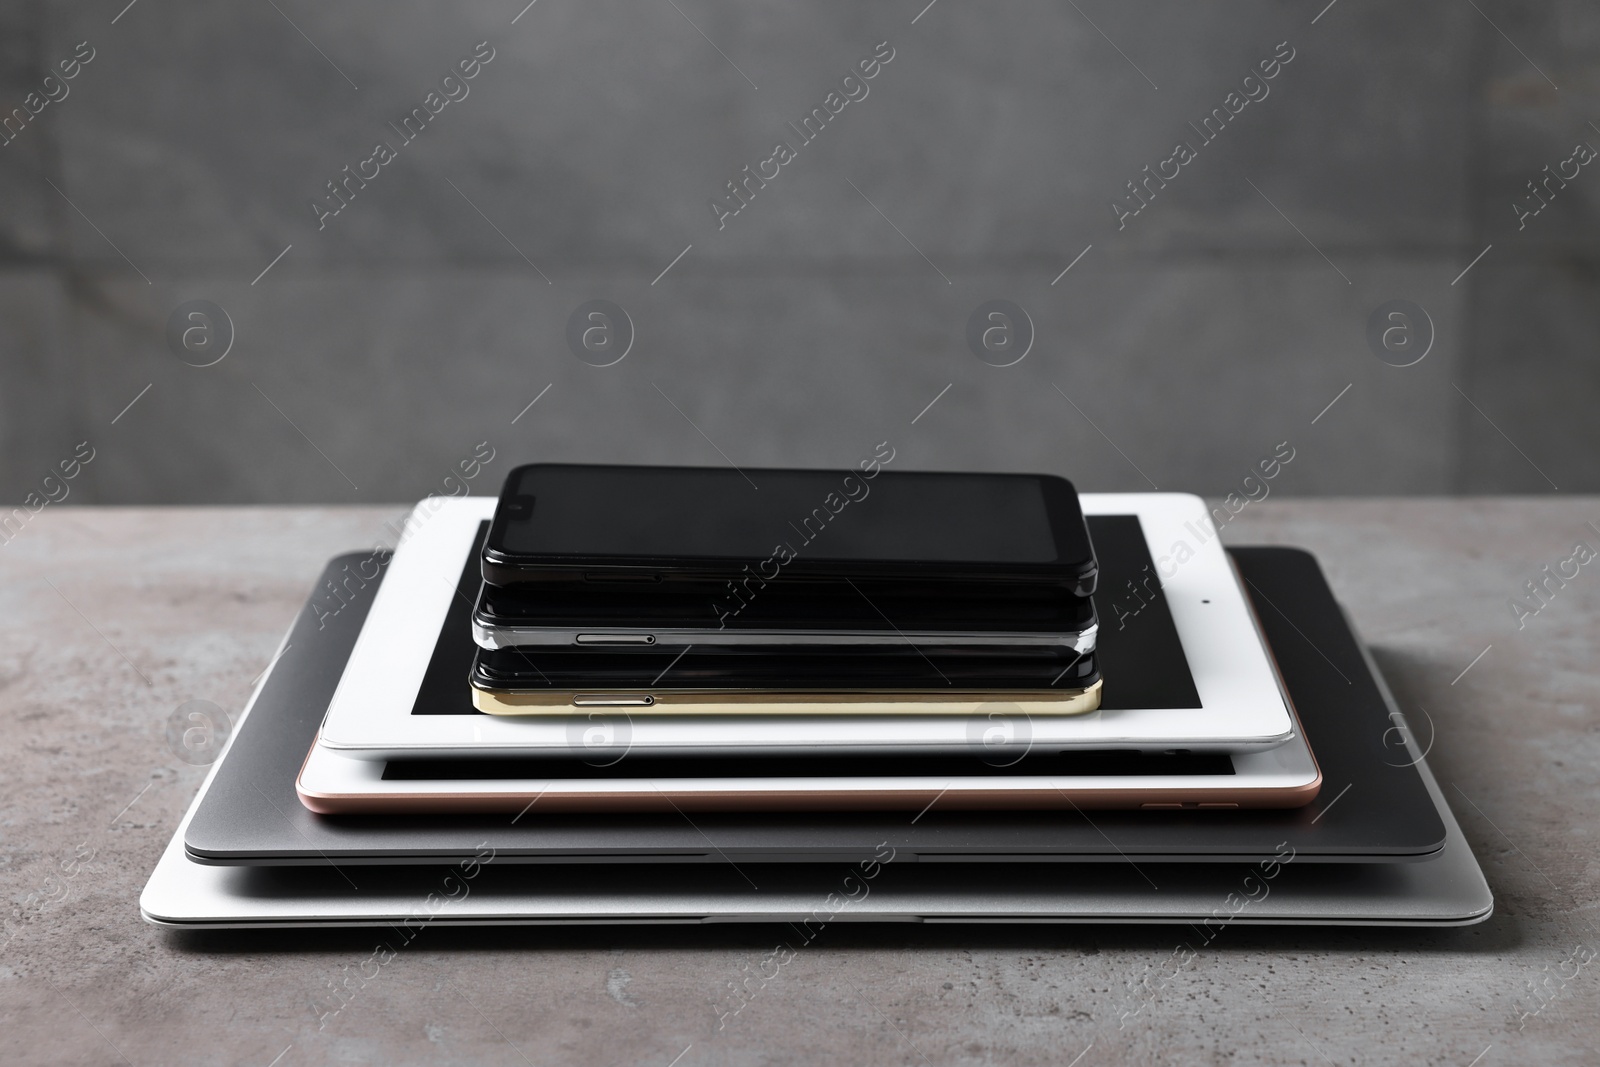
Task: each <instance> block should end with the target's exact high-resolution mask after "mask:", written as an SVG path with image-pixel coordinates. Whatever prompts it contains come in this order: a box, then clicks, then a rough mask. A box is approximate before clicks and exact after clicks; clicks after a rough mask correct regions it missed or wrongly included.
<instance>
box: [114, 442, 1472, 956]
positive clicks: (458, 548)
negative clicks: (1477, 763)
mask: <svg viewBox="0 0 1600 1067" xmlns="http://www.w3.org/2000/svg"><path fill="white" fill-rule="evenodd" d="M1423 741H1424V742H1426V741H1427V739H1426V738H1424V739H1423ZM1422 756H1423V753H1422V751H1421V750H1420V749H1419V747H1418V745H1417V742H1416V739H1414V738H1412V737H1411V736H1410V733H1409V731H1408V730H1407V729H1406V726H1405V720H1404V718H1403V716H1402V715H1401V714H1400V713H1399V711H1398V709H1397V708H1396V707H1395V706H1394V703H1393V700H1392V698H1391V697H1390V696H1389V694H1388V693H1387V691H1386V689H1385V688H1384V686H1383V683H1382V680H1381V679H1380V678H1379V676H1378V674H1377V672H1376V670H1375V668H1374V666H1373V664H1372V662H1371V660H1370V657H1369V656H1368V655H1367V653H1366V651H1365V649H1364V648H1363V647H1362V646H1361V644H1360V642H1359V641H1358V640H1357V638H1356V637H1355V635H1354V634H1353V633H1352V631H1351V628H1350V626H1349V624H1348V622H1347V620H1346V618H1345V617H1344V615H1343V613H1342V612H1341V610H1340V608H1339V606H1338V604H1337V602H1336V601H1335V600H1334V598H1333V595H1332V593H1331V592H1330V590H1329V589H1328V586H1327V584H1326V582H1325V580H1324V579H1323V577H1322V574H1321V572H1320V570H1319V568H1318V567H1317V565H1316V562H1315V560H1314V559H1312V558H1311V557H1310V556H1309V555H1308V554H1306V553H1304V552H1301V551H1298V550H1295V549H1287V548H1253V549H1237V550H1234V551H1232V552H1225V551H1224V550H1223V548H1222V546H1221V544H1220V542H1219V541H1218V540H1217V538H1216V536H1215V531H1214V528H1213V527H1212V526H1211V524H1210V522H1209V519H1208V516H1207V514H1206V509H1205V505H1204V503H1203V502H1202V501H1201V500H1200V499H1199V498H1197V497H1193V496H1187V495H1182V494H1162V493H1152V494H1085V495H1083V496H1082V497H1080V496H1079V495H1078V494H1077V493H1076V492H1075V490H1074V489H1073V488H1072V486H1071V485H1070V484H1069V483H1067V482H1065V481H1063V480H1062V479H1059V478H1053V477H1044V476H1030V475H989V474H940V473H924V472H905V471H891V470H888V469H885V468H884V467H882V466H881V465H880V464H879V463H877V462H873V463H870V464H863V465H862V467H861V469H859V470H857V471H853V472H850V473H840V472H823V471H796V470H746V471H742V472H741V471H737V470H726V471H724V470H701V469H689V468H642V467H595V466H563V465H533V466H526V467H520V468H518V469H516V470H514V471H513V472H512V473H511V475H510V477H509V478H508V480H507V482H506V485H505V488H504V490H503V492H502V494H501V496H500V498H499V500H498V501H496V500H493V499H489V498H470V497H469V498H454V499H439V498H430V499H429V500H426V501H424V502H423V503H422V504H420V505H418V507H417V509H416V510H415V511H414V512H413V513H412V515H411V517H410V519H409V520H408V522H407V525H406V527H405V530H404V533H403V535H402V538H401V542H400V544H399V546H398V547H397V548H396V550H395V551H394V553H393V555H392V557H387V556H383V557H377V561H376V562H374V557H373V556H371V555H370V554H368V555H365V556H359V555H358V556H348V557H340V558H337V559H335V560H334V561H332V562H331V563H330V564H329V566H328V569H327V572H326V573H325V574H324V575H323V577H322V580H321V581H320V582H319V584H318V588H317V591H316V592H315V593H314V594H313V596H312V599H311V601H310V603H308V605H307V609H306V611H305V612H303V613H302V614H301V615H300V616H299V617H298V618H297V620H296V622H295V624H294V626H293V627H292V628H291V630H290V632H289V633H288V634H287V635H286V636H285V639H284V644H283V645H282V647H281V649H280V654H279V656H278V657H277V659H276V660H275V661H274V665H273V666H272V668H271V669H270V670H269V671H268V673H267V674H266V676H265V677H264V678H263V680H262V682H261V683H260V686H259V687H258V689H257V691H256V693H255V694H254V696H253V697H252V699H251V702H250V705H249V706H248V707H247V709H246V713H245V717H244V720H243V722H242V723H241V724H240V725H239V727H238V728H237V730H236V731H235V735H234V739H233V741H232V744H231V745H230V747H229V748H228V750H227V751H226V752H225V753H224V755H223V757H222V758H221V759H220V760H219V761H218V763H217V765H216V766H215V767H214V768H213V770H212V772H211V774H210V776H209V777H208V779H207V781H206V783H205V785H204V786H203V787H202V789H201V792H200V795H199V796H198V797H197V798H196V800H195V803H194V805H193V806H192V807H191V809H190V811H189V813H188V815H187V816H186V817H185V819H184V821H183V823H182V825H181V826H180V828H179V831H178V833H177V835H176V836H175V837H174V839H173V842H172V844H171V845H170V846H169V848H168V850H167V852H166V854H165V855H164V856H163V858H162V860H161V862H160V864H159V865H158V867H157V869H156V871H155V873H154V874H153V875H152V877H151V879H150V883H149V885H148V886H147V888H146V890H145V893H144V897H143V900H142V902H141V903H142V908H143V911H144V914H145V916H146V917H147V918H148V919H150V920H151V921H153V922H158V923H162V924H167V925H173V926H186V927H240V926H278V925H362V924H383V923H391V922H396V921H400V920H403V919H406V918H408V917H409V918H411V919H413V920H414V919H415V918H416V917H417V915H419V914H425V916H426V919H427V921H429V922H439V923H444V924H449V923H462V924H472V923H486V922H488V923H537V922H563V923H570V922H639V921H648V922H678V921H717V920H722V921H791V922H792V921H801V920H803V919H805V918H807V917H814V916H815V915H816V914H817V913H818V912H817V909H818V908H823V909H824V910H826V911H827V912H828V914H829V916H830V921H831V919H832V918H837V919H839V920H844V919H860V920H870V921H880V920H911V921H930V922H933V921H974V922H975V921H1022V920H1037V921H1090V922H1093V921H1133V922H1201V921H1205V920H1208V919H1209V920H1212V921H1213V922H1215V921H1217V919H1218V917H1219V916H1226V921H1228V922H1233V921H1239V922H1258V923H1273V922H1278V923H1355V924H1391V925H1392V924H1402V925H1441V924H1445V925H1448V924H1462V923H1471V922H1477V921H1481V920H1482V919H1484V918H1486V917H1487V916H1488V914H1489V912H1490V910H1491V908H1492V898H1491V896H1490V894H1489V891H1488V887H1487V886H1486V884H1485V883H1484V880H1483V876H1482V874H1481V872H1480V871H1479V869H1478V865H1477V862H1476V860H1475V859H1474V858H1473V856H1472V854H1471V852H1470V850H1469V849H1468V848H1467V846H1466V845H1465V843H1464V842H1463V840H1462V838H1461V834H1460V830H1459V828H1458V827H1457V825H1456V823H1455V820H1454V818H1453V817H1452V815H1451V814H1450V811H1449V809H1448V807H1447V806H1446V805H1445V803H1444V801H1443V798H1442V796H1441V794H1440V792H1439V789H1438V786H1437V785H1436V783H1435V782H1434V780H1433V778H1432V776H1431V774H1430V773H1429V772H1428V769H1427V767H1426V764H1425V762H1424V760H1423V758H1422ZM263 800H266V801H267V803H266V804H263V803H262V801H263ZM1063 864H1065V865H1067V866H1065V867H1064V866H1063ZM468 865H470V869H471V871H472V873H473V878H472V879H471V883H470V892H461V893H459V894H453V895H449V896H447V897H441V896H440V894H439V893H438V892H437V889H438V884H439V880H440V878H441V877H443V876H445V875H448V874H452V872H454V873H456V874H457V875H459V872H460V871H461V870H463V869H466V867H467V866H468ZM371 866H380V867H382V868H383V877H382V878H374V877H371V872H370V871H367V870H365V868H368V867H371ZM864 871H870V872H871V876H870V878H868V877H865V876H864V875H863V874H862V872H864ZM641 874H647V875H648V876H647V877H639V876H640V875H641ZM846 876H853V877H854V880H855V883H857V884H859V885H860V886H861V887H862V888H861V889H860V891H859V892H851V893H847V894H846V898H845V902H844V903H843V904H842V905H841V904H840V900H841V898H840V896H839V892H838V890H839V885H840V884H841V882H840V880H841V878H843V877H846ZM1244 879H1250V881H1249V882H1248V883H1246V884H1245V888H1244V889H1243V890H1241V889H1240V885H1241V881H1242V880H1244ZM1268 882H1270V892H1254V893H1252V892H1251V887H1252V886H1255V885H1257V884H1259V885H1262V886H1265V885H1267V883H1268ZM455 883H456V884H460V885H463V886H464V885H465V884H466V883H465V882H463V881H462V880H461V878H460V877H457V878H456V879H455ZM358 887H359V888H358ZM1241 893H1244V894H1246V895H1245V896H1241V895H1240V894H1241ZM1240 901H1243V902H1244V903H1242V904H1241V903H1240ZM423 902H427V907H426V909H425V911H424V912H420V913H419V912H418V911H417V907H418V906H419V905H420V904H422V903H423ZM828 902H831V903H828ZM1235 905H1238V906H1235Z"/></svg>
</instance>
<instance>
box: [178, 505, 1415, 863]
mask: <svg viewBox="0 0 1600 1067" xmlns="http://www.w3.org/2000/svg"><path fill="white" fill-rule="evenodd" d="M1089 522H1090V532H1091V534H1092V536H1093V537H1094V541H1095V547H1096V550H1097V554H1098V555H1099V559H1100V567H1101V585H1100V589H1101V592H1100V593H1098V594H1097V596H1099V597H1103V598H1107V600H1108V603H1109V598H1112V597H1116V596H1118V595H1120V591H1121V590H1122V589H1123V588H1124V587H1125V584H1126V583H1127V582H1129V581H1133V580H1136V579H1142V578H1143V576H1144V574H1145V573H1146V572H1145V571H1144V568H1145V567H1147V566H1149V565H1150V557H1149V555H1148V553H1147V551H1146V550H1145V548H1144V538H1143V536H1142V534H1141V533H1140V531H1139V528H1138V520H1137V519H1136V518H1133V517H1131V516H1106V517H1092V518H1091V519H1090V520H1089ZM1233 556H1234V559H1235V560H1236V561H1237V563H1238V565H1239V568H1240V572H1241V574H1242V575H1243V576H1244V578H1245V580H1246V583H1247V585H1246V587H1247V589H1248V590H1249V592H1250V594H1251V597H1252V600H1253V602H1254V604H1255V606H1256V610H1257V612H1258V614H1259V616H1260V620H1261V625H1262V629H1263V632H1264V634H1265V636H1266V638H1267V641H1268V643H1269V645H1270V646H1271V648H1272V650H1273V652H1274V654H1275V656H1276V658H1277V661H1278V664H1279V666H1280V668H1281V670H1282V672H1283V676H1284V680H1285V683H1286V684H1287V686H1288V689H1289V692H1290V694H1291V696H1292V697H1293V699H1294V702H1295V706H1296V708H1297V710H1298V712H1299V715H1300V719H1301V722H1302V724H1303V726H1304V729H1305V731H1306V735H1307V738H1308V739H1309V741H1310V744H1311V748H1312V751H1313V752H1314V753H1315V755H1316V757H1317V760H1318V762H1319V764H1320V765H1321V767H1322V772H1323V779H1324V787H1323V792H1322V796H1321V797H1320V798H1319V799H1318V800H1317V801H1315V802H1313V803H1312V804H1311V805H1310V806H1308V807H1306V808H1303V809H1298V810H1290V811H1250V812H1222V811H1193V812H1184V811H1177V812H1103V811H1096V812H1092V813H1086V812H1072V811H1068V812H1059V811H1057V812H1038V813H1029V812H1001V813H979V812H965V813H956V812H950V813H945V812H940V811H938V810H937V808H935V809H934V810H932V811H929V812H927V813H925V814H923V815H922V816H920V817H917V818H915V819H912V818H908V817H906V816H905V815H903V814H901V813H887V814H876V813H875V814H852V815H839V814H827V813H808V814H799V813H795V814H748V815H730V814H717V815H713V814H709V813H695V814H694V815H692V816H676V815H672V816H660V815H595V816H574V815H561V816H548V815H543V816H538V817H535V815H533V814H532V813H530V814H529V815H527V816H526V817H523V818H520V819H513V818H511V817H509V816H476V817H470V818H469V817H431V818H429V817H417V816H409V817H404V818H401V817H372V816H343V817H330V816H320V815H315V814H313V813H311V812H310V811H307V810H306V809H305V808H304V807H302V806H301V804H300V802H299V799H298V797H297V796H296V794H295V788H294V780H295V775H296V774H297V772H298V771H299V768H300V765H301V763H302V762H303V761H304V759H305V754H306V751H307V749H308V748H309V746H310V744H311V741H312V738H313V736H314V735H315V732H316V729H317V726H318V725H319V724H320V722H321V719H322V715H323V712H324V710H325V709H326V707H327V705H328V701H329V698H330V697H331V695H332V692H333V689H334V687H335V685H336V684H337V683H338V679H339V676H340V673H341V671H342V669H343V665H344V662H345V659H346V657H347V656H348V655H349V652H350V649H351V647H352V646H353V645H354V642H355V639H356V635H357V634H358V633H359V631H360V626H361V622H362V619H363V618H364V616H365V613H366V610H367V606H368V605H369V604H370V603H371V597H370V592H371V590H372V589H374V588H375V585H369V586H368V589H367V590H365V591H364V592H366V593H368V594H369V595H365V596H357V597H354V598H353V599H352V600H351V601H350V603H349V604H347V605H346V606H345V607H343V608H342V610H340V611H339V612H338V614H336V615H329V614H327V613H325V612H324V613H322V614H321V615H320V617H319V615H318V613H317V612H315V611H312V610H307V611H304V612H302V613H301V615H300V616H299V617H298V618H297V620H296V622H295V625H294V628H293V630H292V631H291V634H290V636H289V645H290V647H289V650H288V651H287V652H286V653H285V654H284V655H283V657H282V658H281V659H280V660H279V661H278V663H277V664H276V666H275V667H274V668H273V670H272V672H271V674H270V675H269V676H268V678H267V680H266V681H265V682H264V683H263V686H262V688H261V691H260V692H259V694H258V695H257V697H256V700H255V703H254V706H253V707H252V710H251V712H250V714H249V715H248V716H247V717H246V719H245V721H244V722H243V724H242V725H241V726H240V728H239V730H238V733H237V735H236V736H235V738H234V739H233V743H232V744H231V745H230V747H229V749H228V751H227V753H226V754H225V755H224V757H223V761H222V764H221V765H220V766H219V767H218V768H217V770H216V774H215V776H214V778H213V780H212V782H211V785H210V788H209V790H208V791H207V793H206V795H205V797H204V799H203V800H202V802H201V803H200V805H199V808H198V810H197V811H196V812H195V814H194V818H193V819H192V821H191V822H190V824H189V826H188V829H187V832H186V834H185V837H184V844H185V847H186V850H187V854H188V855H189V856H190V857H191V858H192V859H194V860H197V861H200V862H202V863H212V864H226V865H232V864H244V865H283V864H325V863H328V862H330V861H332V862H336V863H339V864H360V863H382V864H393V863H395V862H397V861H398V862H405V863H456V862H459V861H460V860H461V859H462V858H464V857H468V856H471V855H474V854H476V850H477V849H479V848H480V847H482V846H483V845H484V844H485V843H487V845H488V846H489V847H492V848H493V849H494V850H495V855H496V857H497V861H498V862H565V863H594V862H607V861H610V862H619V861H620V862H646V861H670V862H718V863H720V862H727V861H729V860H732V861H734V862H737V863H740V864H744V863H757V862H789V863H792V862H841V861H842V862H857V861H860V860H863V859H867V858H870V857H871V856H872V855H874V854H875V853H876V852H877V851H878V850H879V849H880V848H882V847H883V846H884V844H885V843H887V845H888V846H889V847H892V848H894V849H895V851H896V855H897V857H898V861H904V860H909V859H916V860H920V861H922V862H930V861H945V862H963V861H984V862H998V861H1009V862H1037V861H1075V862H1081V861H1085V860H1096V859H1100V860H1113V861H1120V860H1124V859H1135V860H1150V861H1160V860H1165V861H1179V860H1190V861H1229V862H1231V861H1236V860H1237V861H1255V860H1262V859H1267V858H1270V857H1272V856H1273V855H1275V854H1277V853H1278V852H1279V851H1280V849H1281V847H1282V846H1283V845H1284V844H1285V843H1287V845H1288V846H1289V847H1291V848H1293V849H1294V850H1295V854H1296V856H1297V857H1298V859H1297V862H1307V861H1310V862H1317V861H1321V862H1328V861H1361V862H1372V861H1379V860H1404V859H1417V858H1422V857H1426V856H1428V855H1430V854H1432V853H1435V852H1437V851H1438V850H1439V849H1440V848H1441V847H1442V845H1443V843H1444V839H1445V826H1444V823H1443V821H1442V820H1441V818H1440V815H1439V812H1438V810H1437V808H1436V807H1435V805H1434V803H1433V800H1432V799H1431V798H1430V796H1429V793H1428V790H1427V788H1426V786H1425V784H1424V782H1423V780H1422V777H1421V775H1420V774H1419V773H1418V769H1417V767H1416V766H1414V765H1413V764H1412V761H1411V758H1410V757H1409V756H1408V755H1407V750H1406V748H1405V745H1404V744H1403V743H1399V742H1397V738H1403V737H1404V734H1403V731H1402V730H1400V729H1398V727H1397V723H1396V721H1395V720H1394V719H1393V718H1391V712H1390V709H1389V706H1388V705H1387V704H1386V703H1385V701H1384V699H1383V696H1382V694H1381V693H1380V691H1379V688H1378V684H1377V682H1376V681H1375V679H1374V677H1373V675H1372V672H1371V671H1370V670H1369V669H1368V667H1367V664H1366V661H1365V659H1364V655H1363V651H1362V649H1361V647H1360V645H1359V643H1358V641H1357V640H1356V638H1355V636H1354V634H1352V632H1351V631H1350V628H1349V626H1348V625H1347V624H1346V622H1345V620H1344V618H1343V616H1342V614H1341V612H1340V610H1339V606H1338V604H1337V603H1336V601H1335V600H1334V597H1333V594H1332V592H1331V590H1330V589H1329V588H1328V585H1327V582H1326V581H1325V580H1324V578H1323V576H1322V573H1321V570H1320V568H1319V567H1318V566H1317V563H1316V561H1315V559H1313V558H1312V557H1311V556H1310V555H1309V554H1308V553H1305V552H1302V551H1299V550H1296V549H1288V548H1246V549H1238V550H1235V551H1234V552H1233ZM356 558H357V557H355V556H349V557H339V558H336V559H335V560H333V561H332V562H331V563H330V564H329V569H328V572H327V574H326V575H325V576H324V580H326V579H327V578H329V577H332V576H334V575H335V574H336V573H337V572H339V570H340V568H341V567H342V566H344V565H345V564H347V563H350V562H352V561H353V560H355V559H356ZM470 569H471V568H469V570H470ZM472 577H473V576H471V575H467V574H464V575H463V578H464V582H463V584H464V585H470V579H471V578H472ZM321 585H322V583H321V582H320V581H319V588H320V587H321ZM1139 588H1140V589H1141V591H1142V592H1143V595H1144V598H1145V600H1146V606H1144V607H1143V608H1142V609H1141V610H1140V611H1139V613H1138V614H1137V615H1136V616H1133V617H1131V618H1127V619H1125V620H1124V625H1123V626H1122V628H1121V629H1119V628H1118V625H1117V620H1118V613H1117V612H1114V611H1108V609H1107V607H1106V605H1100V612H1101V618H1102V619H1103V620H1105V621H1106V625H1104V626H1103V627H1102V631H1101V637H1100V645H1099V655H1100V658H1101V664H1102V670H1103V671H1104V675H1105V678H1106V700H1107V706H1108V707H1115V706H1123V707H1130V706H1138V704H1137V702H1136V700H1137V696H1138V694H1139V692H1140V690H1141V689H1142V688H1144V687H1149V686H1154V687H1159V688H1162V689H1167V688H1172V687H1179V688H1181V687H1183V686H1186V685H1188V684H1189V682H1188V666H1187V664H1186V662H1185V661H1184V659H1183V651H1182V649H1181V647H1179V646H1178V645H1177V644H1176V642H1175V640H1167V639H1165V636H1164V635H1165V634H1166V632H1168V631H1170V630H1171V622H1170V617H1168V616H1166V612H1165V606H1164V604H1163V603H1162V602H1161V600H1160V593H1159V588H1158V587H1156V586H1155V583H1143V582H1142V581H1141V584H1140V586H1139ZM457 601H458V605H459V610H458V611H456V612H452V614H451V616H450V617H449V618H447V619H446V620H445V623H444V627H443V630H442V632H441V635H440V640H439V642H438V647H437V648H436V650H435V654H434V655H435V662H434V663H433V664H431V665H430V670H429V672H428V673H429V676H430V678H431V677H439V678H441V679H448V678H449V677H450V676H452V675H453V676H454V677H455V678H457V679H459V682H457V683H456V684H455V685H453V686H451V685H445V686H440V687H439V688H437V689H436V690H434V696H433V698H434V699H437V700H441V701H452V702H454V703H453V705H452V706H451V707H449V708H448V709H446V708H439V709H438V710H439V711H446V712H447V713H463V714H477V713H476V712H474V711H472V710H471V706H470V703H469V698H468V696H467V687H466V681H465V679H466V673H467V670H468V667H469V665H470V660H471V655H472V649H473V643H472V638H471V631H470V623H469V622H468V616H469V615H470V610H471V596H470V594H469V595H467V596H466V597H458V598H457ZM457 616H459V617H457ZM1163 620H1165V621H1164V622H1163ZM319 626H320V628H319ZM1172 636H1173V637H1174V638H1175V636H1176V635H1175V633H1173V634H1172ZM428 693H429V687H428V686H426V685H425V686H424V697H425V698H426V697H427V695H428ZM1169 706H1170V705H1169ZM463 709H464V710H463ZM1226 770H1227V769H1226V768H1224V769H1223V772H1224V773H1225V772H1226Z"/></svg>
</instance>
